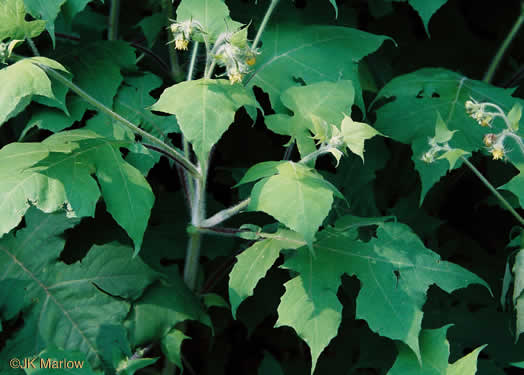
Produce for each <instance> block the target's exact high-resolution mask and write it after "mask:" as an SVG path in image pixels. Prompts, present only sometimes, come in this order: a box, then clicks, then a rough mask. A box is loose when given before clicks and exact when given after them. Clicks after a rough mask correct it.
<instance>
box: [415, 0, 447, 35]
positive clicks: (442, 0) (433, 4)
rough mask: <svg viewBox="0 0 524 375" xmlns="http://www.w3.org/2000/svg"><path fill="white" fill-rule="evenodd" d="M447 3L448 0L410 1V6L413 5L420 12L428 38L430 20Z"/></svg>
mask: <svg viewBox="0 0 524 375" xmlns="http://www.w3.org/2000/svg"><path fill="white" fill-rule="evenodd" d="M447 1H448V0H409V5H411V6H412V7H413V9H415V10H416V11H417V12H418V14H419V15H420V18H422V22H423V23H424V28H425V29H426V33H427V34H428V36H429V27H428V25H429V20H430V19H431V17H432V16H433V15H434V14H435V13H436V12H437V10H439V9H440V7H442V6H443V5H444V4H446V3H447Z"/></svg>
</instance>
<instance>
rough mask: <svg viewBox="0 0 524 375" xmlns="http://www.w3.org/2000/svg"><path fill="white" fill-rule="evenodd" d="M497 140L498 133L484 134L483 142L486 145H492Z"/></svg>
mask: <svg viewBox="0 0 524 375" xmlns="http://www.w3.org/2000/svg"><path fill="white" fill-rule="evenodd" d="M496 140H497V135H496V134H493V133H488V134H486V135H485V136H484V139H483V142H484V144H485V145H486V146H488V147H491V146H493V143H495V141H496Z"/></svg>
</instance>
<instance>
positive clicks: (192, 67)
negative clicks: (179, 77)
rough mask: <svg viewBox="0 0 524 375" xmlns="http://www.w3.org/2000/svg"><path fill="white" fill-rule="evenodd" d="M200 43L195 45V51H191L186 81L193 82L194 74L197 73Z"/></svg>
mask: <svg viewBox="0 0 524 375" xmlns="http://www.w3.org/2000/svg"><path fill="white" fill-rule="evenodd" d="M198 47H199V45H198V42H194V43H193V50H192V51H191V60H190V62H189V69H188V71H187V77H186V81H191V80H192V79H193V73H194V71H195V65H196V59H197V56H198Z"/></svg>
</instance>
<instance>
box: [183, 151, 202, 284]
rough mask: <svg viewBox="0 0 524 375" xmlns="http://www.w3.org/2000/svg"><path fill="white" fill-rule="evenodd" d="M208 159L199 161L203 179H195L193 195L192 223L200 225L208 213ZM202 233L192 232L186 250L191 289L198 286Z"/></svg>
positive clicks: (187, 271)
mask: <svg viewBox="0 0 524 375" xmlns="http://www.w3.org/2000/svg"><path fill="white" fill-rule="evenodd" d="M207 165H208V162H207V161H201V162H200V163H199V167H200V170H201V171H202V179H201V180H195V186H194V193H193V197H192V202H193V203H192V204H191V207H192V212H191V225H192V226H194V227H200V226H201V223H202V220H203V218H204V217H205V215H206V179H207ZM201 238H202V235H201V233H200V232H198V231H195V232H194V233H190V235H189V242H188V246H187V252H186V261H185V265H184V281H185V283H186V285H187V286H188V288H189V289H191V290H195V289H196V286H197V277H198V265H199V258H200V243H201Z"/></svg>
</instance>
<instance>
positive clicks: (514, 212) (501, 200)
mask: <svg viewBox="0 0 524 375" xmlns="http://www.w3.org/2000/svg"><path fill="white" fill-rule="evenodd" d="M460 158H461V159H462V161H463V162H464V164H466V165H467V166H468V167H469V169H471V170H472V171H473V173H475V175H476V176H477V177H478V178H479V179H480V181H482V183H483V184H484V185H485V186H486V187H487V188H488V189H489V190H490V191H491V192H492V193H493V195H495V197H497V199H498V200H499V201H500V203H502V205H503V206H504V207H506V208H507V209H508V210H509V212H511V214H512V215H513V216H514V217H515V219H517V221H518V222H519V223H520V225H522V226H524V219H523V218H522V217H521V216H520V215H519V214H518V212H517V211H515V209H514V208H513V207H511V205H510V204H509V202H508V201H507V200H506V199H505V198H504V197H503V196H502V194H500V193H499V192H498V190H497V189H495V187H494V186H493V185H491V183H490V182H489V181H488V180H487V179H486V178H485V177H484V176H483V175H482V173H480V171H479V170H478V169H477V168H475V166H474V165H473V164H472V163H471V162H470V161H469V160H468V159H467V158H465V157H464V156H461V157H460Z"/></svg>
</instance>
